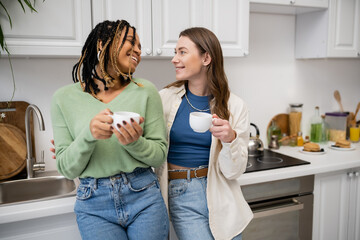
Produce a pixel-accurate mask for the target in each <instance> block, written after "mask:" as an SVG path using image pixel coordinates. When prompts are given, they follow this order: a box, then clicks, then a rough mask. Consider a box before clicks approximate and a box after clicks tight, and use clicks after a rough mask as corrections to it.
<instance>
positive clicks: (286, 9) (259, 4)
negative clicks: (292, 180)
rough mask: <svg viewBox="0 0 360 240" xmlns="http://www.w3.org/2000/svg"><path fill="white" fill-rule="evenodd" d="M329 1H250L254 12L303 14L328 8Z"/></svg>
mask: <svg viewBox="0 0 360 240" xmlns="http://www.w3.org/2000/svg"><path fill="white" fill-rule="evenodd" d="M328 5H329V0H250V10H251V11H252V12H266V13H280V14H301V13H305V12H313V11H319V10H324V9H326V8H328Z"/></svg>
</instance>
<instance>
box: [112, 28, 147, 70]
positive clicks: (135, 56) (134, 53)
mask: <svg viewBox="0 0 360 240" xmlns="http://www.w3.org/2000/svg"><path fill="white" fill-rule="evenodd" d="M124 36H125V31H123V32H122V34H121V37H120V39H121V40H120V41H119V46H118V48H119V47H120V45H121V42H122V39H123V38H124ZM133 36H134V30H133V29H132V28H129V32H128V35H127V36H126V40H125V42H124V45H123V46H122V48H121V50H120V52H119V55H118V56H117V60H116V61H117V67H118V68H119V70H120V71H121V72H123V73H125V74H127V73H128V72H129V69H130V73H133V72H135V69H136V67H137V66H138V64H139V63H140V61H141V56H140V55H141V44H140V40H139V36H138V35H137V34H136V38H135V45H134V47H133V45H132V44H131V42H132V40H133Z"/></svg>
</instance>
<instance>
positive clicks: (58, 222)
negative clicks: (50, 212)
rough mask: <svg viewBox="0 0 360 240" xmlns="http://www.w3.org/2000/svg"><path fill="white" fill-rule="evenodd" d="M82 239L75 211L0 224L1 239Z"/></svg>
mask: <svg viewBox="0 0 360 240" xmlns="http://www.w3.org/2000/svg"><path fill="white" fill-rule="evenodd" d="M19 239H21V240H49V239H51V240H64V239H71V240H81V236H80V232H79V230H78V227H77V223H76V216H75V213H66V214H60V215H54V216H48V217H42V218H34V219H30V220H24V221H17V222H11V223H4V224H0V240H19Z"/></svg>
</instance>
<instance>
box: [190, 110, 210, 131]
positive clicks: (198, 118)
mask: <svg viewBox="0 0 360 240" xmlns="http://www.w3.org/2000/svg"><path fill="white" fill-rule="evenodd" d="M189 123H190V127H191V128H192V129H193V130H194V132H197V133H204V132H206V131H207V130H209V128H210V127H211V124H212V115H211V114H210V113H204V112H192V113H190V119H189Z"/></svg>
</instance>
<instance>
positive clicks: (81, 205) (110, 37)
mask: <svg viewBox="0 0 360 240" xmlns="http://www.w3.org/2000/svg"><path fill="white" fill-rule="evenodd" d="M140 60H141V45H140V41H139V37H138V35H137V34H136V29H135V28H134V27H132V26H130V24H129V23H128V22H126V21H124V20H121V21H104V22H102V23H99V24H98V25H97V26H96V27H95V28H94V29H93V30H92V31H91V33H90V34H89V36H88V38H87V40H86V42H85V45H84V46H83V49H82V53H81V57H80V60H79V61H78V62H77V63H76V64H75V66H74V68H73V80H74V82H75V84H71V85H68V86H65V87H62V88H60V89H59V90H57V91H56V93H55V94H54V96H53V99H52V106H51V118H52V126H53V133H54V140H55V152H56V164H57V169H58V171H59V172H60V173H61V174H62V175H64V176H65V177H66V178H69V179H74V178H77V177H78V178H79V179H80V185H79V187H78V190H77V196H76V198H77V200H76V203H75V208H74V211H75V213H76V218H77V223H78V227H79V230H80V234H81V236H82V238H83V239H86V240H89V239H101V240H103V239H106V240H108V239H153V240H159V239H167V236H168V230H169V222H168V214H167V210H166V206H165V203H164V200H163V198H162V197H161V193H160V187H159V182H158V179H157V176H156V175H155V173H154V172H153V170H152V167H154V168H155V167H158V166H160V165H161V164H163V162H164V161H165V160H166V151H167V142H166V129H165V125H164V119H163V111H162V107H161V99H160V96H159V94H158V92H157V89H156V88H155V86H154V85H153V84H152V83H151V82H149V81H147V80H145V79H140V78H137V79H135V78H133V77H132V74H133V73H134V71H135V69H136V67H137V66H138V64H139V63H140ZM116 111H130V112H136V113H138V114H139V115H140V116H142V117H141V118H140V121H139V123H138V122H136V121H135V120H134V119H131V120H130V121H129V122H125V121H124V122H123V124H122V125H120V124H118V125H117V127H118V128H119V130H117V129H115V128H113V127H112V125H111V124H112V123H113V119H112V117H111V115H112V114H113V112H116ZM144 118H145V119H144Z"/></svg>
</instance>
